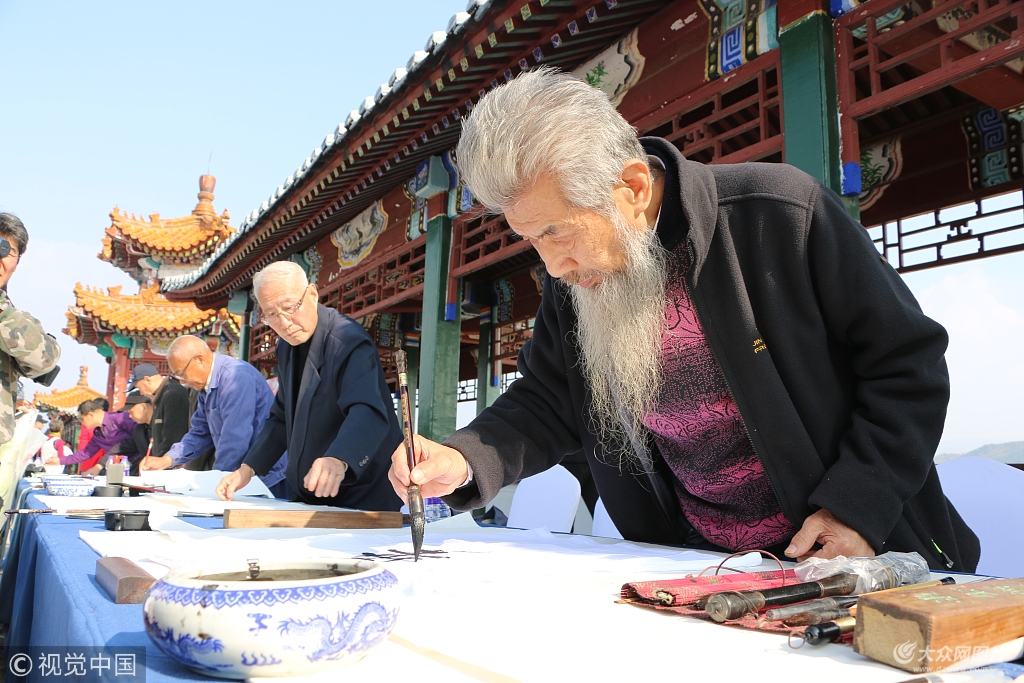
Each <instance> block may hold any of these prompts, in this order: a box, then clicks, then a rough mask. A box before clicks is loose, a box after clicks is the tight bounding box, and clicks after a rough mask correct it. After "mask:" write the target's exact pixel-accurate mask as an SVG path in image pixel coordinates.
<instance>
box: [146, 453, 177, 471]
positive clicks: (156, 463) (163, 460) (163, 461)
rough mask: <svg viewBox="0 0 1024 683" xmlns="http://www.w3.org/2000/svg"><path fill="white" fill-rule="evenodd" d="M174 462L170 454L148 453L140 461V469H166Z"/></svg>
mask: <svg viewBox="0 0 1024 683" xmlns="http://www.w3.org/2000/svg"><path fill="white" fill-rule="evenodd" d="M173 464H174V462H173V461H172V460H171V456H169V455H160V456H156V455H147V456H146V457H145V458H143V459H142V462H141V463H139V469H140V470H147V471H148V470H166V469H167V468H168V467H170V466H171V465H173Z"/></svg>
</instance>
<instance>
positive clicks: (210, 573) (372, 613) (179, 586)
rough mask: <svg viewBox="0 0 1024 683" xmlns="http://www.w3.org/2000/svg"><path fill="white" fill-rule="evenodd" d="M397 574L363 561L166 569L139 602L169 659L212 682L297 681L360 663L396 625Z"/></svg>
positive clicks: (155, 639) (148, 626)
mask: <svg viewBox="0 0 1024 683" xmlns="http://www.w3.org/2000/svg"><path fill="white" fill-rule="evenodd" d="M400 596H401V591H400V589H399V586H398V580H397V579H396V578H395V575H394V574H392V573H391V572H389V571H388V570H386V569H384V568H383V567H381V566H380V565H378V564H376V563H374V562H370V561H368V560H343V559H334V558H331V559H310V560H299V561H295V562H268V563H266V564H262V563H259V562H258V561H253V560H250V561H249V566H246V563H245V562H235V563H227V564H219V565H213V566H209V567H204V568H203V569H201V570H200V569H196V568H194V567H193V568H179V569H172V570H171V571H170V572H168V573H167V575H166V576H164V577H163V578H162V579H160V580H159V581H157V582H156V583H154V584H153V586H152V587H151V588H150V589H149V593H148V594H147V595H146V600H145V602H144V603H143V607H142V615H143V619H144V621H145V624H146V633H148V634H149V637H150V638H151V639H152V640H153V642H154V643H156V646H157V647H158V648H160V650H162V651H163V652H164V653H165V654H167V655H168V656H170V657H172V658H174V659H176V660H178V661H179V662H181V663H182V664H184V665H185V666H187V667H189V668H191V669H194V670H196V671H199V672H202V673H205V674H208V675H211V676H217V677H219V678H250V677H256V676H277V677H289V676H305V675H309V674H315V673H318V672H321V671H325V670H328V669H331V668H334V667H338V666H342V665H345V664H350V663H352V662H355V661H357V660H359V659H361V658H362V657H363V656H364V655H366V653H367V652H368V651H369V650H370V649H372V648H373V647H375V646H377V645H379V644H380V643H382V642H384V640H385V639H386V638H387V637H388V634H389V633H391V629H393V628H394V626H395V621H396V620H397V619H398V606H399V600H400Z"/></svg>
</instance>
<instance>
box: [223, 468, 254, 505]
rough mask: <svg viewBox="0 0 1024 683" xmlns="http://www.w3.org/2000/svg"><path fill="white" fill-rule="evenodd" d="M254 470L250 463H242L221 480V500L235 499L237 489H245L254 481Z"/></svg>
mask: <svg viewBox="0 0 1024 683" xmlns="http://www.w3.org/2000/svg"><path fill="white" fill-rule="evenodd" d="M254 474H256V472H254V471H253V469H252V468H251V467H249V466H248V465H245V464H243V465H241V466H240V467H239V468H238V469H237V470H235V471H234V472H232V473H231V474H229V475H228V476H226V477H224V478H223V479H221V480H220V483H219V484H217V497H218V498H220V499H221V500H234V498H233V497H232V496H234V493H235V491H238V490H239V489H244V488H245V487H246V486H247V485H248V484H249V482H250V481H252V477H253V475H254Z"/></svg>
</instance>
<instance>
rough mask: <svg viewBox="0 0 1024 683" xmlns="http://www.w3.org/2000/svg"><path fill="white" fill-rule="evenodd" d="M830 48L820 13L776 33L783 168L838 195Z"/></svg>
mask: <svg viewBox="0 0 1024 683" xmlns="http://www.w3.org/2000/svg"><path fill="white" fill-rule="evenodd" d="M834 43H835V41H834V38H833V33H832V20H831V18H829V16H828V14H826V13H825V12H823V11H821V10H818V11H815V12H811V13H810V14H808V15H806V16H804V17H802V18H800V19H797V20H796V21H794V22H792V23H791V24H789V25H788V26H783V27H782V29H781V31H780V32H779V51H780V55H779V56H780V57H781V60H782V112H783V117H784V126H785V136H786V137H785V151H786V163H788V164H792V165H793V166H796V167H797V168H799V169H801V170H803V171H806V172H807V173H810V174H811V175H812V176H814V177H815V178H817V179H818V180H820V181H821V182H823V183H824V184H825V185H826V186H828V187H829V188H830V189H832V190H835V191H836V192H838V193H839V194H842V187H841V183H842V178H841V173H840V167H841V161H840V157H839V100H838V98H837V96H836V58H835V54H836V53H835V45H834Z"/></svg>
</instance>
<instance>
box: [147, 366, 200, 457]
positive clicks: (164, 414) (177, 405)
mask: <svg viewBox="0 0 1024 683" xmlns="http://www.w3.org/2000/svg"><path fill="white" fill-rule="evenodd" d="M188 403H189V400H188V389H186V388H185V387H183V386H181V385H180V384H178V381H177V380H174V379H171V378H170V377H168V378H166V379H165V380H164V381H163V384H162V385H160V389H159V390H158V391H157V392H156V396H154V397H153V419H152V420H151V421H150V427H151V428H152V433H153V452H152V455H153V456H155V457H159V456H161V455H166V454H167V451H169V450H171V446H173V445H174V444H176V443H178V442H179V441H181V440H182V439H183V438H185V435H186V434H188V426H189V425H188V418H189V415H191V412H190V411H189V405H188Z"/></svg>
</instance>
